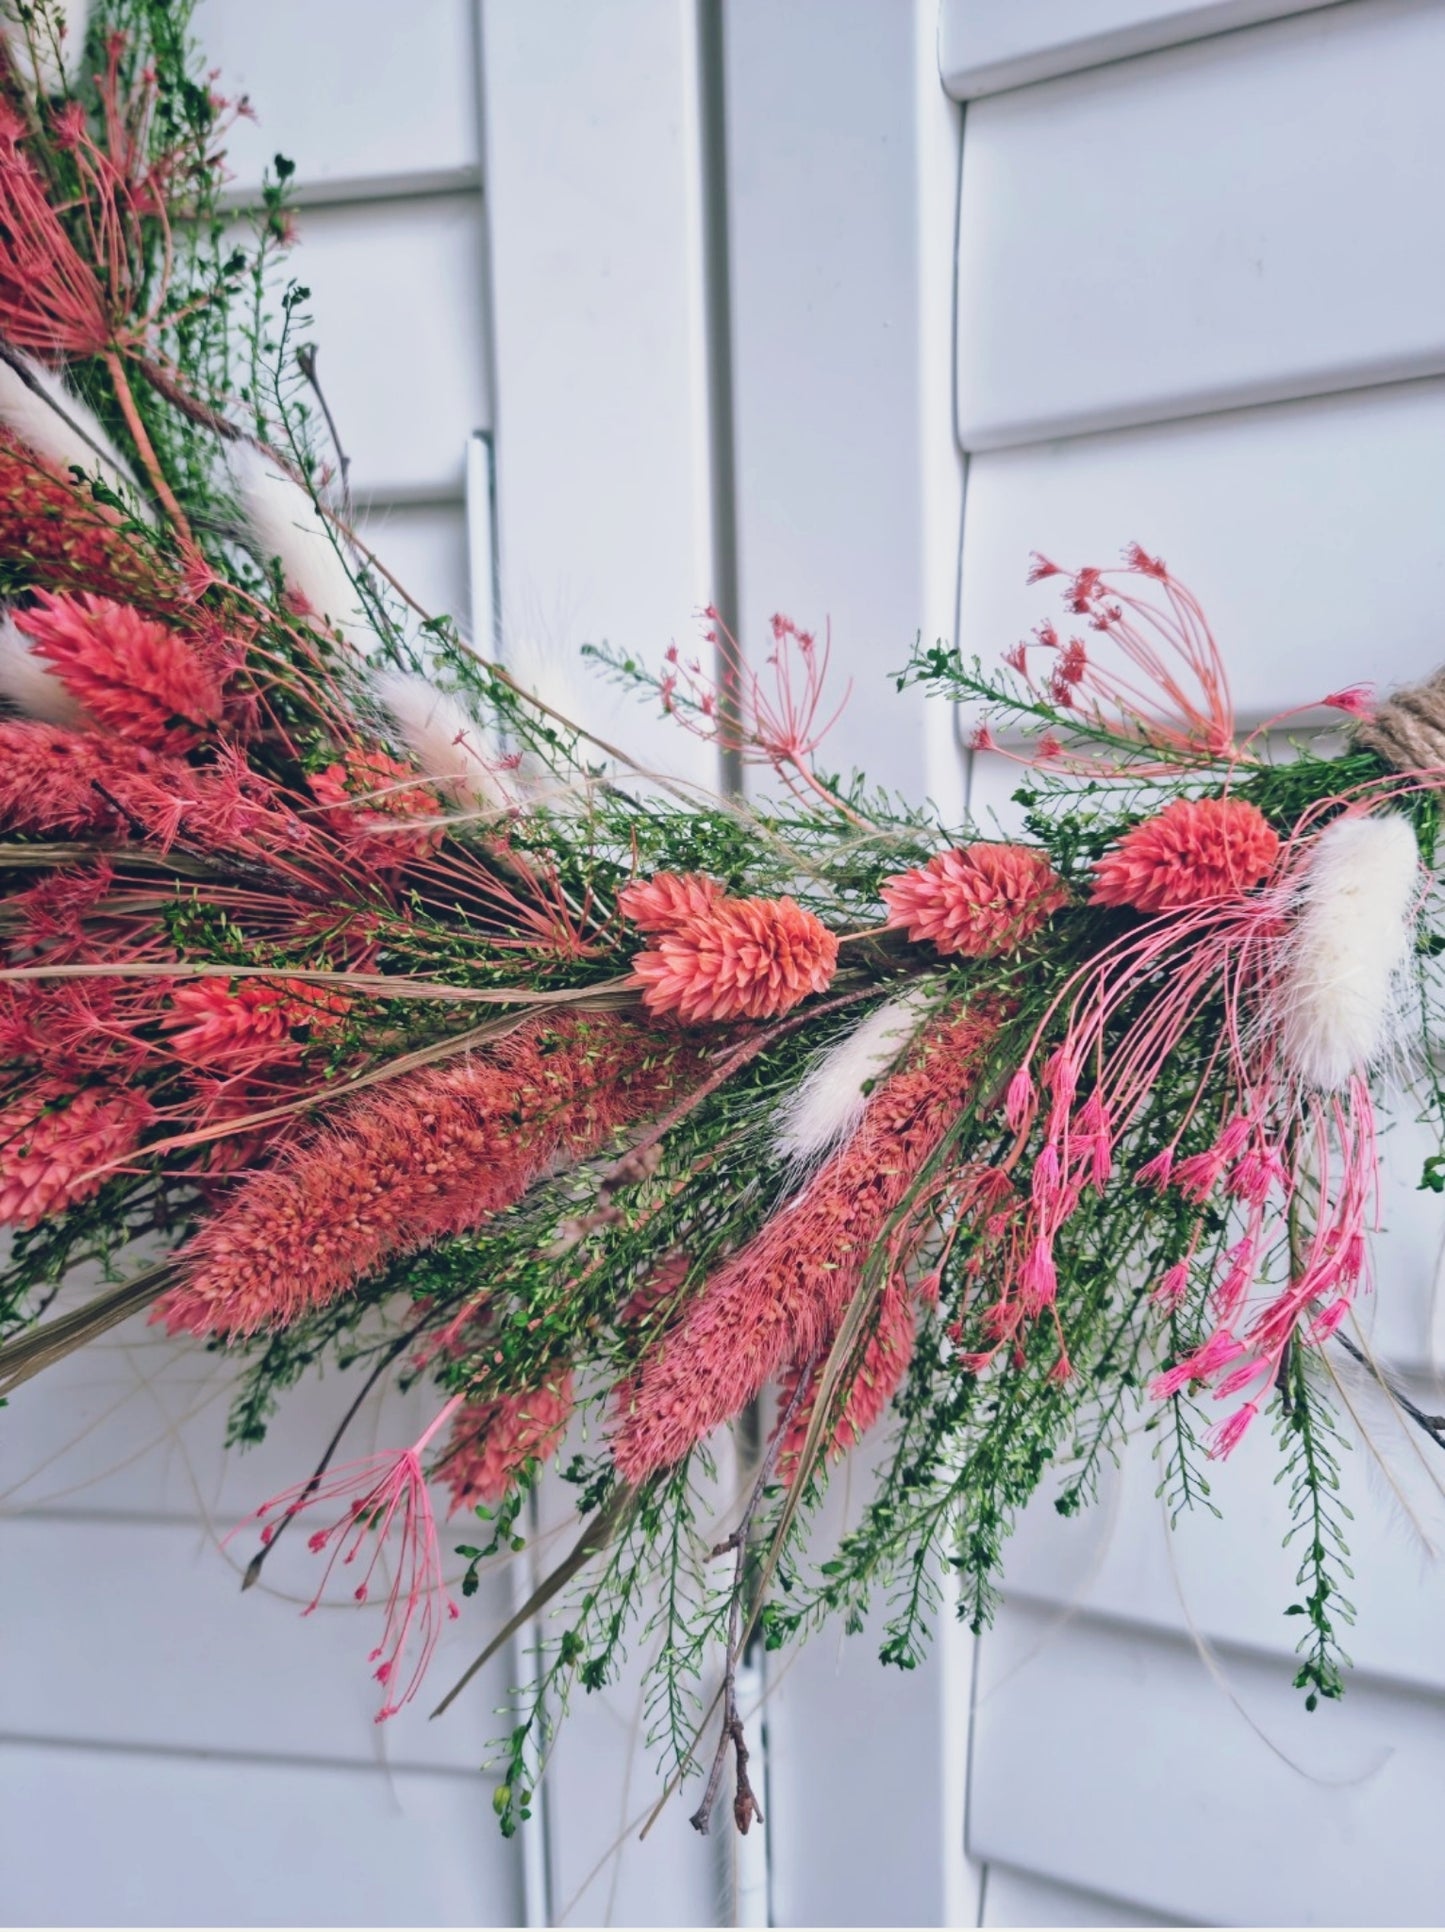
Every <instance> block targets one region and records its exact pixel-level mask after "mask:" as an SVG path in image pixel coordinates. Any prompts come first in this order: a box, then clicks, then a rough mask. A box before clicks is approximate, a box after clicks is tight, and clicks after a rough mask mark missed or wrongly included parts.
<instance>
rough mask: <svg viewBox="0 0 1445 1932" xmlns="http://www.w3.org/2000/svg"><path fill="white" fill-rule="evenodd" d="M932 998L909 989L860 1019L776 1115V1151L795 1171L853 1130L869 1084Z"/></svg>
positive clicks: (924, 991) (923, 988) (921, 988)
mask: <svg viewBox="0 0 1445 1932" xmlns="http://www.w3.org/2000/svg"><path fill="white" fill-rule="evenodd" d="M932 997H933V993H932V988H930V987H928V986H926V985H920V986H911V987H909V989H908V991H907V992H906V993H900V994H899V995H898V996H897V998H896V999H891V1000H886V1001H885V1002H884V1004H883V1005H882V1006H878V1007H875V1008H874V1009H873V1011H872V1012H871V1013H870V1014H869V1015H868V1017H867V1018H866V1019H864V1020H860V1021H859V1023H858V1024H857V1026H855V1027H854V1028H853V1030H852V1032H851V1033H848V1034H846V1035H845V1036H844V1037H843V1038H842V1039H841V1040H839V1041H838V1043H837V1045H836V1046H832V1047H829V1048H828V1050H827V1051H826V1052H825V1053H824V1054H823V1055H822V1056H821V1058H819V1059H818V1060H816V1061H814V1063H813V1065H812V1066H811V1067H810V1068H809V1070H808V1072H807V1073H805V1074H804V1075H803V1078H802V1079H801V1080H800V1081H799V1082H798V1084H797V1086H796V1087H795V1088H794V1089H793V1092H792V1093H791V1094H790V1095H789V1096H788V1099H787V1100H786V1101H785V1102H784V1104H783V1106H782V1108H781V1109H780V1110H779V1118H778V1124H777V1130H776V1138H775V1143H774V1145H775V1148H776V1151H777V1154H778V1156H779V1158H780V1159H782V1160H785V1161H788V1162H790V1163H791V1164H792V1165H793V1166H795V1167H801V1166H805V1165H810V1164H811V1163H813V1162H815V1161H819V1160H821V1159H822V1158H823V1157H824V1155H826V1154H828V1153H829V1152H830V1151H831V1150H832V1149H833V1148H835V1147H837V1146H839V1145H840V1144H841V1143H842V1142H843V1141H845V1140H846V1139H847V1138H848V1137H849V1136H850V1135H851V1134H852V1133H853V1132H854V1130H855V1129H856V1128H857V1125H858V1123H859V1121H860V1120H861V1119H862V1117H863V1109H864V1107H865V1106H866V1105H867V1104H868V1094H869V1091H870V1089H871V1087H872V1085H873V1083H874V1081H876V1080H879V1079H881V1078H882V1076H883V1075H884V1074H885V1073H887V1072H888V1071H889V1069H890V1068H891V1067H892V1066H893V1065H894V1063H895V1062H896V1061H897V1060H898V1058H899V1056H900V1055H901V1054H902V1053H903V1051H904V1049H905V1048H906V1047H907V1045H908V1043H909V1041H910V1040H911V1039H912V1038H913V1036H914V1035H915V1034H916V1033H917V1031H918V1029H919V1027H920V1026H921V1025H922V1023H923V1020H924V1018H925V1016H926V1015H927V1012H928V1009H929V1005H930V1003H931V1000H932Z"/></svg>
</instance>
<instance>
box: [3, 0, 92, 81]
mask: <svg viewBox="0 0 1445 1932" xmlns="http://www.w3.org/2000/svg"><path fill="white" fill-rule="evenodd" d="M26 16H28V18H27V17H26ZM89 24H90V0H47V4H46V5H45V6H43V7H38V8H37V7H34V6H33V5H31V6H25V7H23V8H22V7H21V6H20V5H19V4H18V3H17V0H0V36H3V38H4V41H5V45H6V47H7V49H8V50H9V53H10V58H11V59H12V60H13V61H14V63H15V67H16V70H17V72H18V73H19V75H20V78H21V79H22V80H23V81H24V82H25V85H26V86H27V87H28V88H30V89H31V91H32V92H33V93H36V94H59V93H60V92H61V91H62V89H63V88H64V87H65V86H66V85H67V83H69V82H73V81H74V80H75V78H76V75H77V74H78V73H79V71H80V63H81V60H82V58H83V57H84V54H85V35H86V30H87V28H88V26H89Z"/></svg>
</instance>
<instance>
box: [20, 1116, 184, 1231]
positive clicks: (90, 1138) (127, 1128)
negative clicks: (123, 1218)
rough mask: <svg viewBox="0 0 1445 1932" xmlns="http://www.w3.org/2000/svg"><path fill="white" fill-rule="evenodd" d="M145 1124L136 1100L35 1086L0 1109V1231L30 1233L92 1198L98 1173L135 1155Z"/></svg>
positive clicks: (100, 1180)
mask: <svg viewBox="0 0 1445 1932" xmlns="http://www.w3.org/2000/svg"><path fill="white" fill-rule="evenodd" d="M150 1117H151V1109H150V1104H149V1102H148V1101H147V1100H146V1099H145V1096H144V1095H143V1094H141V1093H139V1092H135V1091H132V1092H123V1091H120V1090H118V1089H115V1088H105V1087H82V1088H81V1090H80V1091H79V1092H78V1093H76V1092H74V1091H73V1090H71V1089H69V1088H67V1087H65V1086H63V1085H62V1084H60V1083H59V1082H57V1081H53V1080H40V1081H36V1082H34V1083H33V1084H32V1085H31V1086H29V1087H28V1088H27V1089H26V1091H25V1093H24V1095H23V1096H22V1097H21V1098H20V1099H19V1100H13V1101H11V1102H10V1104H9V1105H8V1106H6V1107H5V1108H3V1109H0V1226H6V1227H16V1228H32V1227H34V1226H35V1224H36V1222H37V1221H41V1220H43V1219H44V1217H45V1216H46V1215H47V1214H53V1213H54V1212H55V1211H56V1210H57V1209H59V1208H62V1207H68V1206H69V1205H70V1204H71V1203H72V1202H74V1201H83V1200H85V1199H87V1198H88V1196H90V1195H92V1194H94V1193H95V1192H96V1190H97V1189H98V1188H100V1187H102V1186H103V1185H104V1183H105V1180H106V1175H105V1173H104V1172H103V1171H101V1170H103V1169H105V1168H108V1167H111V1166H113V1165H114V1164H115V1163H116V1162H118V1161H123V1160H124V1159H125V1158H126V1157H127V1156H128V1155H130V1154H133V1153H134V1152H135V1150H136V1148H137V1146H138V1145H139V1144H140V1137H141V1131H142V1129H143V1128H144V1127H145V1125H146V1123H147V1121H148V1120H149V1119H150Z"/></svg>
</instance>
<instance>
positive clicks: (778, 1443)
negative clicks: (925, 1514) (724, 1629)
mask: <svg viewBox="0 0 1445 1932" xmlns="http://www.w3.org/2000/svg"><path fill="white" fill-rule="evenodd" d="M816 1360H817V1353H816V1351H815V1352H814V1354H812V1355H810V1356H809V1358H808V1360H807V1361H806V1362H805V1363H804V1364H803V1366H802V1368H801V1369H800V1370H799V1371H798V1377H797V1380H796V1382H795V1383H794V1385H793V1392H792V1394H791V1395H790V1396H789V1397H788V1401H787V1405H786V1407H785V1408H784V1410H783V1413H782V1414H781V1415H780V1416H779V1417H778V1422H777V1427H776V1428H775V1429H774V1430H773V1434H772V1439H771V1441H770V1442H769V1443H768V1447H767V1452H766V1454H765V1455H764V1457H763V1460H762V1466H761V1467H760V1468H759V1470H758V1476H757V1481H756V1482H755V1483H754V1484H753V1487H752V1493H751V1494H750V1495H749V1497H748V1500H747V1506H746V1507H745V1509H744V1510H743V1513H742V1517H741V1519H740V1520H739V1522H738V1526H737V1528H736V1529H735V1530H734V1531H733V1532H732V1534H731V1536H728V1537H725V1538H724V1540H723V1541H722V1542H721V1543H719V1544H718V1545H717V1547H716V1549H714V1551H713V1555H714V1556H723V1555H725V1554H726V1553H727V1551H729V1550H732V1551H734V1552H735V1553H736V1562H735V1565H734V1569H733V1588H732V1598H731V1601H730V1602H729V1604H728V1647H727V1658H726V1661H725V1665H724V1670H723V1692H722V1697H723V1716H722V1730H721V1732H720V1734H719V1736H718V1741H717V1751H716V1753H715V1754H714V1756H713V1761H712V1770H711V1771H710V1772H709V1773H708V1780H707V1787H706V1789H705V1790H704V1792H703V1794H702V1803H701V1804H700V1805H699V1806H698V1808H697V1810H696V1811H695V1812H694V1813H693V1814H692V1817H691V1818H690V1819H689V1821H688V1822H689V1823H690V1824H691V1825H692V1828H693V1830H694V1831H700V1832H702V1833H703V1834H704V1835H706V1833H707V1831H708V1828H709V1826H710V1825H711V1824H712V1813H713V1806H714V1805H715V1804H716V1803H717V1794H718V1787H719V1785H720V1784H721V1783H722V1774H723V1766H724V1765H725V1764H726V1763H727V1754H728V1747H729V1745H731V1747H732V1752H733V1760H734V1763H735V1764H736V1767H737V1772H736V1776H737V1789H736V1792H735V1794H734V1797H733V1822H734V1823H735V1824H736V1826H737V1828H738V1830H739V1831H740V1832H742V1833H743V1834H744V1835H745V1836H746V1834H747V1830H748V1827H749V1826H750V1825H751V1824H752V1822H753V1820H754V1819H755V1818H757V1819H759V1820H761V1818H762V1815H763V1813H762V1807H761V1806H760V1805H759V1803H758V1800H757V1794H756V1792H755V1791H754V1790H753V1787H752V1785H751V1783H750V1782H749V1780H748V1746H747V1737H746V1734H745V1732H744V1730H743V1720H742V1716H741V1714H740V1712H739V1710H738V1686H737V1672H738V1665H739V1664H740V1663H741V1662H742V1652H743V1645H744V1642H745V1641H746V1639H745V1636H744V1633H743V1628H742V1617H743V1599H744V1597H745V1596H746V1595H747V1593H748V1555H749V1541H750V1538H751V1535H752V1527H753V1517H754V1516H755V1515H756V1513H757V1508H758V1505H759V1503H760V1502H761V1501H762V1499H763V1491H764V1490H765V1489H766V1488H767V1486H768V1484H769V1483H770V1482H771V1481H772V1479H773V1470H774V1469H775V1467H776V1466H777V1461H778V1452H779V1451H780V1450H781V1448H782V1446H783V1438H784V1437H785V1436H786V1435H787V1433H788V1429H789V1427H790V1425H791V1423H792V1420H793V1417H794V1416H795V1415H796V1414H797V1413H798V1408H799V1405H800V1404H801V1402H802V1400H803V1393H804V1391H805V1389H806V1388H807V1387H808V1383H809V1380H810V1378H811V1376H812V1372H813V1364H814V1362H815V1361H816Z"/></svg>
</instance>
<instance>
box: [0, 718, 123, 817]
mask: <svg viewBox="0 0 1445 1932" xmlns="http://www.w3.org/2000/svg"><path fill="white" fill-rule="evenodd" d="M159 763H160V761H158V760H156V759H155V757H154V754H153V753H151V752H148V751H146V750H145V748H144V747H143V746H141V745H137V744H133V743H132V744H127V743H126V742H125V741H124V740H123V739H115V738H108V737H104V736H102V735H101V733H99V732H96V731H71V730H69V729H67V728H66V727H64V726H61V725H48V724H40V723H38V722H37V721H35V720H34V719H30V718H3V719H0V825H3V826H4V827H5V828H6V829H7V830H9V831H15V832H33V833H35V834H37V835H38V836H39V837H41V838H49V837H54V836H55V835H56V834H57V833H58V834H61V835H69V834H71V833H75V832H115V831H124V830H126V829H127V813H126V809H125V807H124V805H123V804H122V803H121V798H122V794H123V793H124V792H125V791H126V789H127V788H128V787H129V785H130V783H131V781H132V780H133V779H134V778H135V777H136V776H137V775H138V774H141V773H145V772H149V771H151V770H153V769H154V768H155V767H156V766H157V765H158V764H159Z"/></svg>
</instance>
